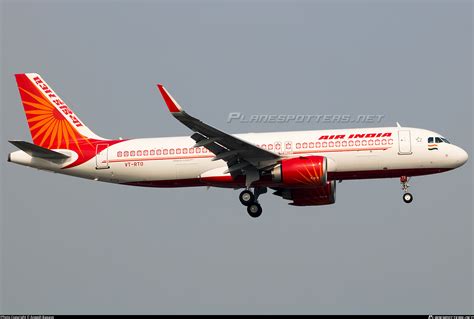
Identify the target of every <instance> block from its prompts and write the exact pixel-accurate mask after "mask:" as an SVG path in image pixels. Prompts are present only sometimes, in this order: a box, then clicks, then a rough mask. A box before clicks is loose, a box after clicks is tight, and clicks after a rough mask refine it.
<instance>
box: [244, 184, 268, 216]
mask: <svg viewBox="0 0 474 319" xmlns="http://www.w3.org/2000/svg"><path fill="white" fill-rule="evenodd" d="M266 192H267V188H266V187H255V188H254V192H252V191H250V189H245V190H243V191H242V192H241V193H240V195H239V200H240V202H241V203H242V205H244V206H247V213H249V215H250V217H253V218H257V217H259V216H260V215H262V206H261V205H260V204H259V203H258V196H260V195H261V194H264V193H266Z"/></svg>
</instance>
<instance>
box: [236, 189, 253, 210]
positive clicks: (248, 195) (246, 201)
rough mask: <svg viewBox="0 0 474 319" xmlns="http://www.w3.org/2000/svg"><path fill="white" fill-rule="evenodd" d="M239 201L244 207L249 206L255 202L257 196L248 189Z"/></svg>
mask: <svg viewBox="0 0 474 319" xmlns="http://www.w3.org/2000/svg"><path fill="white" fill-rule="evenodd" d="M239 200H240V202H241V203H242V205H244V206H249V205H251V204H253V203H254V202H255V195H254V194H253V193H252V192H251V191H249V190H247V189H246V190H244V191H242V192H241V193H240V195H239Z"/></svg>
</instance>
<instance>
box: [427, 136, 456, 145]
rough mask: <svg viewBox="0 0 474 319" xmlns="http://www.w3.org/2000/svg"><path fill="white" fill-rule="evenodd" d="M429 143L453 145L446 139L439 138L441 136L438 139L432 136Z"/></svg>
mask: <svg viewBox="0 0 474 319" xmlns="http://www.w3.org/2000/svg"><path fill="white" fill-rule="evenodd" d="M428 143H448V144H451V143H450V142H449V141H448V140H447V139H445V138H444V137H439V136H436V137H433V136H430V137H428Z"/></svg>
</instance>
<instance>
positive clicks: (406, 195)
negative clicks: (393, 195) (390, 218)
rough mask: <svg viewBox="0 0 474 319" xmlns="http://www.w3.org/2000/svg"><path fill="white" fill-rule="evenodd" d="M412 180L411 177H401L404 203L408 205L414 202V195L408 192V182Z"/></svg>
mask: <svg viewBox="0 0 474 319" xmlns="http://www.w3.org/2000/svg"><path fill="white" fill-rule="evenodd" d="M409 180H410V178H409V177H407V176H400V184H402V190H403V197H402V198H403V201H404V202H405V203H407V204H409V203H411V202H412V200H413V195H412V194H410V193H409V192H408V187H410V185H408V181H409Z"/></svg>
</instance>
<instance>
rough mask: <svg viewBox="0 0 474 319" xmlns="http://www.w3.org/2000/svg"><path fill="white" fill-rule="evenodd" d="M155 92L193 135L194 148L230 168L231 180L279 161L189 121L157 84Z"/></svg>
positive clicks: (250, 144) (221, 133)
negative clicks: (207, 152) (242, 172)
mask: <svg viewBox="0 0 474 319" xmlns="http://www.w3.org/2000/svg"><path fill="white" fill-rule="evenodd" d="M158 89H159V90H160V92H161V95H162V96H163V99H164V100H165V103H166V105H167V106H168V109H169V111H170V112H171V114H172V115H173V116H174V117H175V118H176V119H177V120H178V121H180V122H181V123H183V124H184V125H186V126H187V127H189V128H190V129H191V130H193V131H194V132H195V133H194V134H193V135H191V138H192V139H193V140H195V141H196V144H195V145H194V146H195V147H200V146H202V147H205V148H207V149H208V150H209V151H211V152H212V153H214V154H215V155H216V156H215V157H214V158H213V160H224V161H226V162H227V166H228V167H229V168H228V170H227V172H230V173H231V175H232V176H234V175H239V174H241V171H244V175H247V174H249V173H250V172H252V171H253V173H255V172H254V171H255V170H261V169H264V168H267V167H270V166H273V165H275V164H276V163H277V162H278V160H279V159H280V156H279V155H278V154H276V153H273V152H271V151H268V150H264V149H262V148H260V147H258V146H256V145H254V144H252V143H249V142H247V141H244V140H241V139H239V138H237V137H235V136H233V135H230V134H227V133H225V132H223V131H221V130H218V129H216V128H214V127H212V126H210V125H208V124H206V123H204V122H202V121H200V120H199V119H197V118H195V117H192V116H191V115H189V114H187V113H186V112H185V111H184V110H183V109H182V108H181V106H180V105H179V104H178V103H177V102H176V101H175V99H174V98H173V97H172V96H171V95H170V94H169V93H168V91H167V90H166V89H165V88H164V87H163V85H161V84H158ZM250 183H251V182H250ZM249 186H250V185H249Z"/></svg>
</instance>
